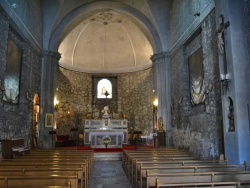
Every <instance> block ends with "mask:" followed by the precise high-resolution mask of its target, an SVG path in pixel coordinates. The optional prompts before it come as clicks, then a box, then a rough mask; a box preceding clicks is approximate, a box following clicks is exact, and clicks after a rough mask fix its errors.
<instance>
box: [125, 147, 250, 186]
mask: <svg viewBox="0 0 250 188" xmlns="http://www.w3.org/2000/svg"><path fill="white" fill-rule="evenodd" d="M122 166H123V169H124V171H125V173H126V175H127V177H128V179H129V181H130V183H131V185H132V186H133V187H134V188H145V187H147V188H149V187H157V188H162V187H212V186H213V187H220V188H222V187H225V188H229V187H239V186H240V187H250V172H249V171H248V165H247V163H246V162H245V163H244V164H239V165H229V164H228V161H227V159H223V160H216V159H203V160H200V159H198V158H196V157H193V156H192V155H191V154H190V153H189V152H188V151H185V150H180V149H176V148H168V147H164V148H152V149H145V148H144V149H138V150H136V151H131V150H124V152H123V160H122Z"/></svg>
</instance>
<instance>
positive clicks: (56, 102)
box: [54, 97, 59, 111]
mask: <svg viewBox="0 0 250 188" xmlns="http://www.w3.org/2000/svg"><path fill="white" fill-rule="evenodd" d="M58 106H59V101H58V100H57V98H56V97H55V98H54V109H55V110H56V111H57V110H58Z"/></svg>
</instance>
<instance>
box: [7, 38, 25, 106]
mask: <svg viewBox="0 0 250 188" xmlns="http://www.w3.org/2000/svg"><path fill="white" fill-rule="evenodd" d="M21 62H22V49H21V48H20V47H19V46H18V45H17V44H16V43H15V42H14V41H13V40H11V39H8V45H7V62H6V72H5V74H6V76H5V79H4V89H5V91H4V95H3V100H4V101H6V102H10V103H14V104H18V102H19V90H20V86H19V85H20V75H21Z"/></svg>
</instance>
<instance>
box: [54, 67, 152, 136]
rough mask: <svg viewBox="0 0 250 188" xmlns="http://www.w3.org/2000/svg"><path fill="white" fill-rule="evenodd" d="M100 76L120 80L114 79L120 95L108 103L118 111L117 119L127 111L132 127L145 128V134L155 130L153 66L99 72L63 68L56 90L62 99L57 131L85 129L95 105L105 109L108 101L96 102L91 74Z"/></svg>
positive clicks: (59, 73) (57, 115)
mask: <svg viewBox="0 0 250 188" xmlns="http://www.w3.org/2000/svg"><path fill="white" fill-rule="evenodd" d="M101 76H103V77H106V78H107V77H111V78H116V79H117V82H114V84H115V86H114V88H116V89H117V91H116V92H117V96H115V97H114V99H112V101H111V100H108V102H111V103H112V105H111V107H112V109H111V110H112V111H114V112H115V113H118V118H123V115H124V114H125V115H126V116H127V119H128V121H129V129H131V127H132V128H133V129H134V130H141V131H143V133H144V134H149V133H150V132H152V127H153V123H152V102H153V93H152V90H153V71H152V69H147V70H144V71H138V72H134V73H124V74H110V75H100V74H99V75H96V74H88V73H82V72H75V71H70V70H67V69H64V68H61V67H60V68H59V70H58V75H57V91H56V96H57V99H58V100H59V108H58V111H57V113H56V119H57V134H67V135H70V134H73V133H70V129H71V128H73V127H78V128H79V129H80V131H82V128H83V127H84V120H85V119H86V118H88V117H93V116H92V114H93V105H95V108H98V109H99V110H100V109H103V107H104V105H105V104H106V101H105V100H104V102H105V103H101V102H100V103H99V102H98V103H97V101H96V100H95V99H94V93H93V91H94V90H93V88H92V85H93V80H92V77H101ZM116 92H115V93H116ZM113 108H114V109H113ZM68 111H69V112H70V114H68Z"/></svg>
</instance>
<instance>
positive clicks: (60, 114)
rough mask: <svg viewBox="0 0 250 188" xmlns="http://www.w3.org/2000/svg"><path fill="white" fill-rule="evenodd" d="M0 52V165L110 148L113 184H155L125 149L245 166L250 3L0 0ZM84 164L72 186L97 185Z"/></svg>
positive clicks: (249, 123) (248, 159) (249, 121)
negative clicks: (120, 180)
mask: <svg viewBox="0 0 250 188" xmlns="http://www.w3.org/2000/svg"><path fill="white" fill-rule="evenodd" d="M0 57H1V58H0V66H1V68H0V143H1V144H0V154H1V155H0V156H1V157H0V159H1V160H3V161H2V162H4V160H5V159H7V158H8V159H9V158H13V156H15V155H17V156H19V155H20V153H21V154H22V157H23V155H25V156H26V152H27V156H28V154H29V155H33V156H32V157H30V158H29V159H30V160H31V161H33V160H35V158H36V157H35V156H36V155H42V156H43V155H44V159H45V158H46V157H45V153H46V152H58V156H59V155H62V154H63V155H64V156H67V157H76V156H75V153H74V151H73V150H74V149H75V148H82V150H83V149H84V148H85V149H86V150H87V151H89V153H88V155H87V153H85V154H86V155H85V154H83V153H84V152H83V153H82V154H80V155H81V157H83V156H84V157H86V161H85V163H86V164H88V165H89V166H91V165H94V164H93V163H95V162H93V161H92V160H91V159H92V158H93V156H94V155H95V151H97V152H98V151H99V152H100V151H104V152H105V151H106V150H107V149H109V150H110V151H116V150H117V149H121V150H120V151H122V152H120V154H121V155H123V157H122V158H123V160H122V162H121V161H120V162H121V163H122V167H123V170H122V171H124V173H125V174H124V177H126V181H128V182H129V183H128V182H127V183H125V185H126V186H125V185H123V186H122V185H119V186H118V185H117V186H118V187H129V186H132V187H138V186H140V187H154V186H155V187H164V186H166V185H164V184H162V185H161V184H160V183H158V182H164V181H165V179H164V178H163V175H161V174H164V173H159V174H158V176H157V178H155V177H154V178H151V179H152V180H151V179H150V178H148V179H149V180H147V181H149V182H150V183H149V184H148V185H150V186H146V184H145V186H144V183H142V181H141V182H139V183H138V182H137V178H138V177H137V168H139V167H137V163H136V162H135V164H134V161H133V157H135V158H136V157H139V154H138V153H137V154H138V155H135V154H133V152H132V148H133V149H134V150H133V151H134V152H135V151H137V150H138V152H139V153H140V152H142V153H141V154H142V155H151V154H152V149H155V151H157V152H158V155H159V156H160V155H161V152H162V153H163V152H169V153H167V154H166V153H164V154H162V155H164V156H167V155H168V154H169V155H173V153H174V152H176V151H173V150H178V152H180V153H178V155H179V154H183V155H186V153H185V154H184V153H181V152H183V151H185V152H187V153H188V154H190V155H191V156H189V157H190V160H191V157H192V160H194V159H200V160H208V159H212V160H218V159H220V160H221V159H222V161H223V160H225V161H226V163H227V165H233V164H237V165H240V164H241V165H243V166H244V169H245V170H246V169H248V166H247V164H248V163H250V144H249V143H250V76H249V75H250V74H249V72H250V60H249V58H250V0H157V1H156V0H70V1H69V0H25V1H24V0H21V1H20V0H19V1H18V0H1V1H0ZM124 148H125V149H124ZM126 148H127V149H128V153H126V152H124V151H125V150H126ZM130 149H131V151H130ZM144 150H145V151H144ZM59 151H60V152H61V153H60V152H59ZM67 151H68V153H67ZM69 151H70V152H69ZM71 152H72V153H71ZM130 152H131V153H130ZM143 152H145V153H143ZM147 152H149V153H150V152H151V153H150V154H149V153H147ZM171 152H173V153H171ZM59 153H60V154H59ZM69 153H71V154H69ZM170 153H171V154H170ZM47 154H48V153H46V155H47ZM51 155H52V154H51ZM54 155H57V154H55V153H54ZM68 155H69V156H68ZM133 155H135V156H133ZM152 155H153V154H152ZM176 155H177V154H176ZM103 156H104V158H105V156H106V157H107V155H105V154H103ZM159 156H158V157H159ZM130 157H131V158H130ZM20 158H21V157H20ZM62 158H63V157H62ZM71 159H72V158H71ZM73 159H75V158H73ZM139 159H140V158H138V160H139ZM19 160H21V159H19ZM58 160H59V159H58ZM60 160H63V159H60ZM75 160H76V161H77V160H78V158H77V159H75ZM79 160H80V159H79ZM124 160H125V162H124ZM158 160H160V159H158ZM2 162H0V164H1V163H2ZM130 162H131V164H130ZM222 163H223V162H222ZM51 164H52V163H51ZM98 164H99V166H98V167H95V168H94V170H95V169H96V170H97V171H100V165H104V164H102V163H98ZM183 164H184V162H183ZM26 165H27V164H26ZM88 165H86V166H87V167H86V169H85V171H84V172H85V174H86V177H85V178H86V179H85V180H84V181H81V182H84V183H81V185H79V184H78V185H76V187H89V186H90V187H93V188H94V187H100V186H101V185H102V187H105V186H104V184H102V183H100V184H99V186H97V185H92V186H91V184H90V183H91V182H93V181H95V180H96V179H95V178H98V177H94V179H93V178H92V179H91V176H90V174H91V173H93V172H91V167H89V168H88ZM130 165H131V166H133V165H135V169H136V170H135V172H134V171H133V168H132V169H130ZM0 166H1V165H0ZM114 166H119V165H117V164H116V165H114ZM1 168H2V167H0V176H2V171H1ZM106 168H107V169H108V170H110V168H111V167H110V166H109V167H106ZM204 171H206V170H204ZM207 171H208V170H207ZM142 172H143V169H141V171H140V174H143V173H142ZM172 172H173V171H172ZM119 173H120V171H119ZM119 173H118V174H119ZM145 173H146V172H145ZM165 173H167V171H166V172H165ZM93 174H95V175H96V174H98V173H95V172H94V173H93ZM111 174H112V173H111ZM245 174H248V172H246V171H245ZM69 176H70V175H69ZM69 176H68V177H67V178H65V177H62V178H64V179H67V181H68V182H71V183H70V184H71V185H70V187H74V186H75V184H77V183H74V181H73V180H72V181H71V180H68V178H69ZM100 176H101V174H100ZM138 176H139V175H138ZM60 177H61V176H60ZM149 177H150V176H149ZM78 179H79V177H78ZM82 179H84V177H82ZM127 179H128V180H127ZM142 179H143V178H142ZM210 179H211V178H210ZM249 179H250V177H249V175H248V176H247V175H246V177H245V179H244V180H249ZM1 181H2V180H1V177H0V187H1V185H3V184H2V183H1ZM37 181H39V180H37ZM89 181H90V183H89ZM103 181H104V180H103ZM105 181H108V180H107V179H105ZM166 181H167V180H166ZM178 181H181V180H178ZM218 181H219V180H218ZM235 181H238V180H235ZM242 181H243V180H242ZM152 182H153V183H152ZM137 183H138V184H137ZM151 183H152V185H151ZM178 183H179V182H178ZM210 183H211V182H210ZM247 183H248V184H247ZM220 185H221V184H219V185H211V186H220ZM13 186H14V184H13ZM68 186H69V185H68ZM175 186H176V185H175ZM182 186H183V187H184V185H182ZM195 186H196V187H197V185H195ZM223 186H226V185H224V184H223ZM242 186H243V187H244V186H246V187H248V186H250V182H245V184H244V185H242ZM6 187H7V186H6ZM9 187H11V186H9Z"/></svg>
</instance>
